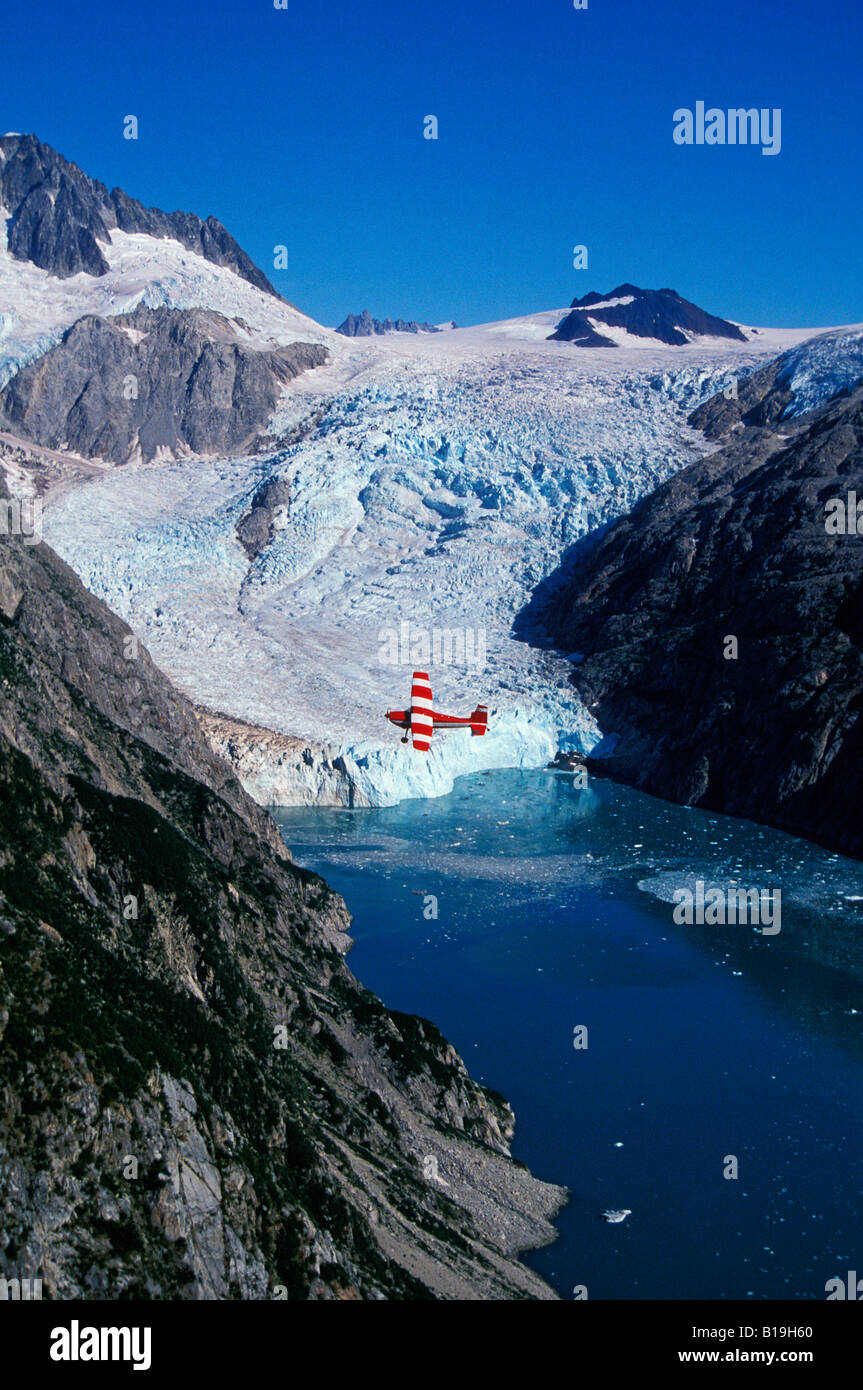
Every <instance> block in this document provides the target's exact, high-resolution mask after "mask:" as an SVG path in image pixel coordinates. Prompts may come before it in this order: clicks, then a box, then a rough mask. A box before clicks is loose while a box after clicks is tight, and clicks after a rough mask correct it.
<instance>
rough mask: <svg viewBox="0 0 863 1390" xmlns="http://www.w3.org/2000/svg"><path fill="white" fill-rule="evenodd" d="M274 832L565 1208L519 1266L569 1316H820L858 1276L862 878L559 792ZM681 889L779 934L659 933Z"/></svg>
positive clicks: (758, 838) (362, 973) (356, 966)
mask: <svg viewBox="0 0 863 1390" xmlns="http://www.w3.org/2000/svg"><path fill="white" fill-rule="evenodd" d="M277 818H278V819H279V821H280V824H281V826H282V829H283V833H284V836H285V839H286V841H287V843H288V844H289V845H290V847H291V849H292V850H293V852H294V854H295V857H296V858H297V860H298V861H299V862H300V863H302V864H306V865H308V866H309V867H312V868H314V869H317V870H318V871H319V872H321V873H323V874H324V875H325V876H326V877H327V878H328V880H329V881H330V882H331V883H332V884H333V886H334V887H336V888H337V889H338V890H339V891H341V892H342V893H343V894H344V896H345V897H346V899H347V901H348V905H349V907H350V908H351V911H352V912H353V914H354V928H353V931H354V936H355V939H356V946H355V948H354V951H353V953H352V956H351V966H352V968H353V970H354V971H355V973H356V974H357V975H358V976H359V978H360V979H361V980H362V981H363V982H364V983H365V984H366V985H368V986H369V987H370V988H372V989H374V990H375V991H376V992H377V993H379V994H381V995H382V997H383V998H384V999H385V1001H386V1002H387V1003H388V1004H390V1005H391V1006H392V1007H394V1008H400V1009H406V1010H412V1011H414V1012H418V1013H422V1014H424V1015H425V1016H427V1017H430V1018H433V1019H434V1021H435V1022H436V1023H438V1025H439V1026H440V1027H441V1028H442V1029H443V1031H444V1032H445V1033H447V1034H448V1036H449V1037H450V1038H451V1039H452V1041H453V1042H454V1043H455V1044H456V1046H457V1047H458V1048H459V1050H460V1051H461V1052H462V1055H463V1056H464V1057H465V1059H466V1061H467V1063H468V1065H469V1066H470V1068H471V1070H472V1071H473V1073H474V1075H476V1076H478V1077H479V1079H481V1080H483V1081H484V1082H486V1084H489V1085H492V1086H496V1087H497V1088H498V1089H500V1090H502V1091H503V1092H504V1093H505V1094H506V1095H507V1096H508V1097H509V1098H510V1099H511V1101H512V1102H513V1105H514V1106H515V1109H516V1114H517V1117H518V1122H519V1123H518V1131H517V1136H516V1143H515V1145H514V1152H515V1154H516V1156H517V1157H520V1158H522V1159H524V1160H525V1161H526V1162H528V1163H529V1164H530V1165H531V1167H532V1168H533V1169H534V1171H535V1172H537V1174H538V1175H540V1176H544V1177H548V1178H551V1179H553V1180H555V1181H560V1182H564V1183H565V1184H566V1185H567V1186H568V1187H569V1188H570V1189H571V1191H572V1194H573V1196H572V1202H571V1204H570V1206H569V1207H568V1208H567V1209H566V1210H565V1212H564V1213H563V1215H562V1217H561V1220H560V1223H559V1225H560V1230H561V1239H560V1241H559V1242H558V1243H557V1244H556V1245H554V1246H552V1247H549V1249H547V1250H545V1251H541V1252H538V1253H536V1254H533V1255H531V1256H530V1257H529V1262H530V1263H531V1264H533V1265H534V1267H535V1268H537V1269H538V1270H540V1272H542V1273H543V1274H544V1276H545V1277H546V1278H548V1279H550V1281H551V1282H553V1283H554V1284H555V1286H556V1287H557V1288H558V1290H559V1291H560V1292H561V1294H562V1295H563V1296H567V1295H568V1294H570V1293H571V1289H572V1287H573V1286H574V1285H575V1284H577V1283H581V1284H587V1285H588V1289H589V1293H590V1297H592V1298H594V1297H600V1298H601V1297H605V1298H632V1297H636V1298H637V1297H667V1298H687V1297H704V1298H712V1297H727V1298H735V1297H746V1296H752V1297H760V1298H764V1297H768V1298H769V1297H789V1296H790V1297H799V1298H823V1297H824V1296H825V1295H824V1283H825V1281H826V1279H827V1278H829V1277H831V1276H832V1275H833V1274H835V1273H842V1272H843V1271H844V1270H845V1269H846V1268H849V1267H851V1268H854V1267H863V1264H861V1262H863V1250H859V1251H858V1247H857V1245H856V1239H857V1238H856V1208H857V1202H858V1193H859V1191H860V1188H861V1184H863V1142H861V1141H863V1119H861V1115H863V1110H861V1105H860V1100H861V1081H863V988H861V982H863V865H860V864H858V863H856V862H855V861H851V860H847V859H843V858H842V857H840V856H838V855H832V854H829V853H828V852H826V851H824V850H822V849H819V848H818V847H816V846H813V845H809V844H807V843H805V842H803V841H800V840H797V839H794V838H793V837H791V836H789V835H785V834H783V833H781V832H778V831H774V830H769V829H766V828H762V827H759V826H755V825H752V824H751V823H749V822H745V821H739V820H735V819H732V818H729V817H723V816H717V815H713V814H708V813H704V812H700V811H694V810H690V809H687V808H682V807H677V806H671V805H668V804H667V803H664V802H660V801H656V800H654V799H652V798H650V797H647V796H645V795H643V794H642V793H638V792H634V791H631V790H629V789H627V788H623V787H619V786H616V785H614V784H612V783H605V782H597V781H594V782H593V783H592V785H591V788H590V789H589V790H586V791H579V790H577V789H576V788H575V787H574V783H573V779H572V778H571V777H570V776H568V775H566V774H561V773H553V772H527V773H525V772H492V773H483V774H478V775H476V776H473V777H470V778H465V779H462V780H460V781H459V782H457V783H456V788H455V790H454V792H453V793H452V794H451V795H449V796H447V797H443V798H440V799H439V800H436V801H414V802H406V803H402V805H400V806H396V807H390V808H386V809H383V810H361V811H351V812H348V811H342V810H328V809H317V808H292V809H289V810H285V811H283V812H279V813H278V817H277ZM696 878H701V879H703V880H704V881H705V882H707V883H708V884H720V885H727V884H741V885H745V886H757V887H760V888H763V889H765V890H771V889H777V888H779V889H781V894H782V929H781V932H780V933H779V934H778V935H776V936H765V935H763V934H762V933H761V932H760V930H759V929H757V928H754V927H752V926H751V925H726V926H718V927H711V926H696V925H693V926H680V925H676V924H675V923H674V921H673V918H672V912H673V906H672V901H671V898H672V895H673V891H674V889H675V888H677V887H685V886H691V884H692V883H693V882H694V880H695V879H696ZM429 895H433V897H434V899H435V900H436V910H437V916H436V917H435V916H433V915H432V916H429V915H428V914H429V912H430V911H431V899H430V897H429ZM582 1024H584V1025H586V1026H587V1027H588V1030H589V1046H588V1048H587V1049H586V1050H584V1051H577V1050H575V1049H574V1048H573V1046H572V1037H573V1029H574V1028H575V1027H576V1026H577V1025H582ZM729 1154H734V1155H735V1156H736V1157H737V1158H738V1163H739V1171H740V1178H739V1179H738V1180H727V1179H724V1178H723V1176H722V1172H723V1160H724V1159H725V1157H726V1156H727V1155H729ZM606 1206H615V1207H617V1206H626V1207H630V1208H632V1213H633V1214H632V1216H631V1217H630V1218H629V1221H628V1222H627V1223H626V1225H625V1226H620V1227H617V1226H607V1225H605V1224H604V1223H602V1222H598V1221H597V1219H596V1215H597V1213H598V1212H600V1211H601V1210H603V1209H604V1207H606ZM855 1259H858V1265H857V1266H855V1264H854V1260H855ZM849 1261H850V1265H849V1263H848V1262H849Z"/></svg>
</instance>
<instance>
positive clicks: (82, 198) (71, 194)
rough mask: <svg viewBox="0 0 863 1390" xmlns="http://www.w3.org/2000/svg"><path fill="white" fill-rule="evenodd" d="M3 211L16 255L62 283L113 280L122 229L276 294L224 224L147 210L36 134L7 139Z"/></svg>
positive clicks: (0, 160) (0, 158) (2, 154)
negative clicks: (114, 249)
mask: <svg viewBox="0 0 863 1390" xmlns="http://www.w3.org/2000/svg"><path fill="white" fill-rule="evenodd" d="M0 204H2V206H3V207H4V208H5V209H6V214H7V217H8V219H9V221H8V228H7V236H8V248H9V252H10V254H11V255H12V256H14V257H15V258H16V259H17V260H21V261H32V262H33V264H34V265H38V266H40V267H41V268H42V269H43V270H47V271H49V272H50V273H51V274H52V275H56V276H58V277H59V278H60V279H68V278H69V277H70V276H72V275H78V274H80V273H81V272H84V273H85V274H87V275H105V274H106V273H107V271H108V269H109V265H108V260H107V258H106V254H105V248H107V247H108V246H110V242H111V232H112V231H113V230H114V229H115V228H118V229H119V230H120V231H123V232H138V233H144V234H145V235H147V236H152V237H154V238H164V237H170V238H172V239H174V240H176V241H179V242H180V243H181V245H183V246H185V247H186V248H187V249H188V250H189V251H193V252H195V253H196V254H197V255H199V256H203V257H204V259H205V260H208V261H211V262H212V263H213V264H214V265H219V266H225V267H226V268H227V269H229V270H233V271H234V272H235V274H237V275H239V276H241V277H242V278H243V279H244V280H247V281H248V282H249V283H250V284H252V285H255V286H256V287H257V288H258V289H259V290H263V291H264V292H265V293H266V294H272V295H275V294H276V291H275V290H274V289H273V286H272V285H271V284H270V282H269V280H268V279H267V277H266V276H265V275H264V274H263V272H262V271H260V270H259V269H258V267H257V266H256V265H255V264H254V262H253V261H252V260H251V259H250V258H249V257H248V256H247V255H246V253H245V251H244V250H243V249H242V247H241V246H239V245H238V244H237V242H236V241H235V240H234V238H233V237H232V236H231V235H230V233H229V232H228V231H227V230H226V228H225V227H223V226H222V223H221V222H219V221H218V219H217V218H215V217H208V218H206V219H205V220H202V219H201V218H200V217H197V216H196V215H195V214H194V213H189V212H170V213H166V212H162V211H161V210H160V209H159V208H147V207H145V206H144V205H143V203H140V202H138V200H137V199H136V198H130V197H129V195H128V194H126V193H124V191H123V189H122V188H114V189H112V190H111V191H110V192H109V191H108V189H107V188H106V186H105V185H104V184H103V183H100V182H99V181H98V180H97V179H93V178H90V176H89V175H88V174H85V173H84V172H83V171H82V170H81V169H79V168H78V166H77V164H72V163H71V162H70V161H69V160H68V159H65V158H64V157H63V155H61V154H58V152H57V151H56V150H54V149H52V148H51V146H50V145H46V144H43V142H42V141H41V140H39V139H38V137H37V136H35V135H17V134H8V135H4V136H2V137H0Z"/></svg>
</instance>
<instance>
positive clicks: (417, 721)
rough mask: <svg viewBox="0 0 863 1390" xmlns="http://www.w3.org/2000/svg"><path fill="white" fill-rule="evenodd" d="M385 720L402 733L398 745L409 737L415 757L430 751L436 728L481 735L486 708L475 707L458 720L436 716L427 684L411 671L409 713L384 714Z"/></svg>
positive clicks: (422, 674)
mask: <svg viewBox="0 0 863 1390" xmlns="http://www.w3.org/2000/svg"><path fill="white" fill-rule="evenodd" d="M387 719H388V720H389V721H390V723H391V724H395V725H396V727H397V728H399V729H404V731H405V733H404V738H403V739H402V743H407V741H408V737H409V736H410V739H411V741H412V742H413V746H414V748H415V749H416V751H417V752H418V753H427V752H428V750H429V748H430V747H431V741H432V734H433V733H434V731H435V728H436V727H438V726H439V727H441V728H443V729H470V731H471V734H472V735H475V734H484V733H485V731H486V729H487V728H488V708H487V706H485V705H477V707H476V709H475V710H474V711H473V714H469V715H468V717H467V718H466V719H460V718H459V717H458V715H456V714H439V713H438V711H437V710H436V709H433V708H432V689H431V681H430V680H429V678H428V674H427V673H426V672H425V671H414V674H413V681H412V683H411V705H410V709H390V710H387Z"/></svg>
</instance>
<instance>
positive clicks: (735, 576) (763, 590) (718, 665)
mask: <svg viewBox="0 0 863 1390" xmlns="http://www.w3.org/2000/svg"><path fill="white" fill-rule="evenodd" d="M792 394H793V393H792V392H791V390H790V388H789V386H788V384H787V382H786V381H784V380H783V377H782V372H781V370H777V365H776V364H772V365H771V366H769V367H766V368H764V369H762V370H761V371H759V372H757V373H754V374H753V376H752V377H751V378H750V379H748V381H746V382H744V383H742V384H741V386H740V389H739V392H738V398H737V399H736V400H733V399H726V397H725V396H717V397H715V398H714V399H713V400H712V401H710V402H708V403H707V404H706V405H704V406H702V407H701V408H699V410H697V411H696V412H695V413H694V415H693V416H692V421H691V422H692V423H693V424H695V425H699V426H700V427H701V428H703V429H704V430H705V431H706V432H707V433H708V434H709V436H710V437H712V438H714V439H715V440H717V441H718V442H720V443H721V445H722V447H720V448H719V449H718V450H717V452H716V453H714V454H712V455H710V456H709V457H707V458H705V459H704V460H703V461H701V462H699V463H696V464H694V465H692V466H691V467H689V468H686V469H683V470H682V471H681V472H680V473H678V474H677V475H676V476H675V477H674V478H672V479H671V480H670V481H669V482H667V483H665V484H664V485H663V486H662V487H660V488H659V489H658V490H657V491H656V492H655V493H653V494H652V495H651V496H650V497H648V498H646V499H645V500H644V501H642V502H641V503H640V504H639V505H638V506H637V507H636V508H635V510H634V511H633V512H632V513H631V514H630V515H629V516H627V517H625V518H623V519H622V520H620V521H617V522H616V523H615V524H614V525H612V526H609V527H608V528H606V529H605V530H604V531H602V532H601V533H598V534H596V535H594V536H590V537H588V538H587V539H586V540H585V541H583V542H582V543H580V544H579V545H578V546H576V547H575V549H574V551H573V552H572V553H571V554H570V555H569V556H568V557H567V561H566V564H565V566H564V567H563V569H562V570H561V572H559V573H558V574H557V575H555V576H552V578H551V580H550V581H549V582H548V583H547V584H546V585H545V586H544V590H543V592H542V593H541V594H539V595H537V597H536V599H535V601H534V603H533V604H532V605H531V610H530V612H529V613H528V614H527V615H525V617H524V618H523V622H524V623H526V624H528V625H529V624H530V623H532V622H535V620H536V619H537V618H539V619H540V621H541V624H542V625H543V626H544V628H545V630H546V632H547V633H548V635H549V636H550V637H551V639H552V641H553V642H554V644H555V645H556V646H557V647H559V648H560V649H562V650H564V651H567V652H572V653H575V654H578V656H579V657H580V658H581V659H580V660H577V664H576V666H575V668H574V672H573V680H574V683H575V685H576V686H577V688H578V690H579V692H580V693H581V695H582V696H583V698H584V699H585V701H586V702H587V703H588V704H589V705H590V706H591V707H592V709H593V712H594V714H595V715H596V717H597V719H598V720H599V723H600V726H601V728H602V729H603V730H604V731H605V732H606V733H608V734H613V735H615V736H616V742H615V743H614V746H613V747H611V748H609V747H608V745H606V748H607V754H606V756H603V757H602V758H597V759H595V760H594V767H595V769H596V770H597V771H604V772H606V773H607V774H609V775H611V776H614V777H618V778H620V779H621V780H623V781H626V782H629V783H631V784H633V785H635V786H638V787H642V788H644V789H645V790H646V791H649V792H652V793H654V794H655V795H657V796H661V797H666V798H668V799H670V800H672V801H678V802H684V803H688V804H692V805H697V806H706V807H710V808H711V809H714V810H720V811H725V812H730V813H731V814H733V815H739V816H745V817H748V818H751V819H753V820H759V821H764V822H767V823H768V824H772V825H776V826H780V827H783V828H785V829H788V830H791V831H794V832H795V833H797V834H799V835H804V836H808V837H810V838H812V839H815V840H818V841H820V842H821V843H823V844H825V845H828V846H830V847H831V848H834V849H837V850H842V851H844V852H846V853H848V854H853V855H857V856H863V810H861V805H862V804H863V797H861V793H863V535H856V534H830V533H829V532H828V530H827V529H826V517H827V513H826V504H827V502H828V501H829V500H830V499H832V498H838V499H843V500H845V499H847V495H848V493H849V492H855V491H856V493H857V495H858V496H859V497H860V498H861V499H863V390H861V389H860V388H859V387H858V388H856V389H852V390H850V391H843V392H840V393H839V394H838V395H837V396H836V397H835V398H834V399H832V400H830V401H828V402H827V403H825V404H824V405H822V406H820V407H819V408H818V409H816V410H813V411H811V412H810V413H809V414H803V415H798V416H796V417H794V418H789V419H783V418H782V416H783V412H784V411H785V407H786V406H787V404H788V402H789V400H790V399H791V395H792ZM729 637H734V638H736V644H737V646H736V658H734V657H732V658H731V659H728V658H727V657H726V652H728V653H729V656H730V654H731V652H732V651H733V648H732V647H731V646H729V644H728V643H727V642H726V639H727V638H729ZM600 751H602V750H600Z"/></svg>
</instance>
